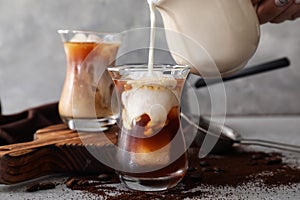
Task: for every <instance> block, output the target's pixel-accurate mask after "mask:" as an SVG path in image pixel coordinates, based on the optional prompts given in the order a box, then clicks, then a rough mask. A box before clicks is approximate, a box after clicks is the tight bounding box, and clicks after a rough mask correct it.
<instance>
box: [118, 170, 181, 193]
mask: <svg viewBox="0 0 300 200" xmlns="http://www.w3.org/2000/svg"><path fill="white" fill-rule="evenodd" d="M184 175H185V173H184V172H183V173H180V174H178V173H176V174H175V175H171V176H165V177H159V178H141V177H138V178H137V177H132V176H128V175H123V174H119V178H120V180H121V182H123V183H124V184H125V185H126V187H128V188H129V189H133V190H138V191H144V192H156V191H164V190H167V189H170V188H173V187H175V186H176V185H177V184H178V183H179V182H180V181H181V180H182V179H183V177H184Z"/></svg>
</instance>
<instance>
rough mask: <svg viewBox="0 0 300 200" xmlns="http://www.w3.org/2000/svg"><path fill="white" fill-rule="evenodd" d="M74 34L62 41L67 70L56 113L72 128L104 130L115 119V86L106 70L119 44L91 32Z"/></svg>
mask: <svg viewBox="0 0 300 200" xmlns="http://www.w3.org/2000/svg"><path fill="white" fill-rule="evenodd" d="M68 34H70V33H69V32H68ZM76 34H77V35H76ZM76 34H75V36H73V38H71V39H70V40H67V41H64V48H65V52H66V57H67V71H66V77H65V83H64V86H63V90H62V94H61V98H60V101H59V113H60V116H61V118H62V120H63V121H64V122H65V123H66V124H67V125H68V126H69V128H71V129H76V130H83V131H98V130H105V129H107V128H108V127H109V125H112V124H114V123H115V119H116V117H117V116H116V114H114V113H116V112H114V111H113V107H116V105H112V104H114V103H113V102H114V98H115V96H114V95H113V89H114V85H113V82H112V80H111V78H110V76H109V74H108V72H107V70H106V69H107V67H109V66H112V65H114V62H115V58H116V54H117V51H118V48H119V43H118V42H117V41H109V42H107V41H105V40H103V39H102V38H101V36H97V35H95V34H91V33H89V34H86V35H88V36H86V35H85V33H84V35H83V33H81V32H80V33H77V32H76ZM78 34H79V36H78ZM91 35H92V36H91ZM84 36H85V37H84ZM88 37H90V38H88Z"/></svg>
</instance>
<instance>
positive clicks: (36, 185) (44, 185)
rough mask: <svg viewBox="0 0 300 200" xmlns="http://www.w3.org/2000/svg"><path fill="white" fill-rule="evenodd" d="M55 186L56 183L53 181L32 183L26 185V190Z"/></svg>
mask: <svg viewBox="0 0 300 200" xmlns="http://www.w3.org/2000/svg"><path fill="white" fill-rule="evenodd" d="M55 186H56V185H55V183H52V182H43V183H32V184H30V185H28V186H27V187H26V192H36V191H39V190H49V189H54V188H55Z"/></svg>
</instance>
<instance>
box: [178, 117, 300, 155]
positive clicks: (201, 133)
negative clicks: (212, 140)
mask: <svg viewBox="0 0 300 200" xmlns="http://www.w3.org/2000/svg"><path fill="white" fill-rule="evenodd" d="M180 115H181V117H182V118H183V119H185V120H186V122H188V123H189V124H190V125H192V126H193V127H195V128H197V129H198V132H197V135H196V138H195V142H196V143H197V144H198V145H201V144H202V142H203V140H204V138H205V137H206V136H207V135H209V136H211V137H218V141H217V143H216V145H215V146H214V148H213V149H212V151H211V153H224V152H226V151H228V150H230V149H232V146H233V145H235V144H240V145H258V146H264V147H270V148H276V149H281V150H285V151H292V152H297V153H300V146H297V145H291V144H285V143H280V142H274V141H267V140H261V139H246V138H243V137H242V136H241V135H240V134H239V133H238V132H237V131H235V130H234V129H232V128H230V127H228V126H225V125H224V126H223V125H220V124H218V123H216V122H211V121H209V120H207V119H205V118H204V117H200V120H199V125H198V124H196V123H194V122H193V121H192V120H191V119H190V117H188V116H186V115H185V114H184V113H181V114H180ZM218 133H220V134H218Z"/></svg>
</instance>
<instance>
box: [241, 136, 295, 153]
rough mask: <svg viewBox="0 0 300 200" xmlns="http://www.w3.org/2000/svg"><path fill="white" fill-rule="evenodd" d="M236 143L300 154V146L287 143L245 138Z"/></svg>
mask: <svg viewBox="0 0 300 200" xmlns="http://www.w3.org/2000/svg"><path fill="white" fill-rule="evenodd" d="M236 143H239V144H244V145H258V146H264V147H271V148H276V149H281V150H286V151H292V152H297V153H300V146H297V145H291V144H285V143H280V142H273V141H266V140H259V139H245V138H243V139H241V140H239V141H236Z"/></svg>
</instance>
